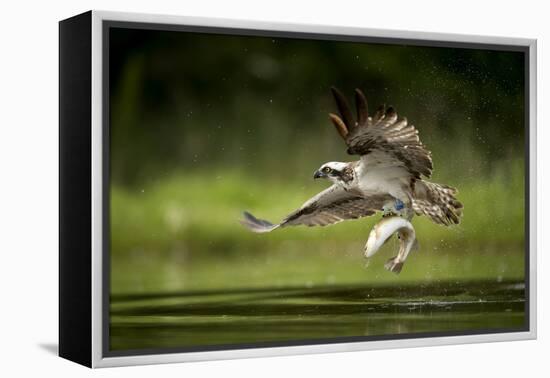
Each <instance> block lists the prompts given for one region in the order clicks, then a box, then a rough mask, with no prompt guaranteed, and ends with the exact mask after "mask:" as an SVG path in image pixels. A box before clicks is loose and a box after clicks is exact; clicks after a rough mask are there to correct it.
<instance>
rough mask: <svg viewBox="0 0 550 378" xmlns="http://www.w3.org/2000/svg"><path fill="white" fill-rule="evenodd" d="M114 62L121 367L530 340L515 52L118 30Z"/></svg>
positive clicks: (113, 314) (519, 62)
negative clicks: (237, 354)
mask: <svg viewBox="0 0 550 378" xmlns="http://www.w3.org/2000/svg"><path fill="white" fill-rule="evenodd" d="M249 34H250V33H249ZM107 67H108V84H109V87H108V89H109V91H108V92H109V97H108V107H109V116H108V122H107V123H108V125H107V127H108V135H109V180H108V194H109V196H108V203H107V212H108V214H109V215H108V226H107V227H108V231H109V232H108V234H109V243H108V248H107V252H106V253H107V261H108V264H109V270H108V271H107V272H106V274H107V275H108V287H107V289H108V297H109V306H108V309H107V314H106V315H107V319H108V329H107V332H108V338H107V340H108V350H109V352H110V353H114V354H117V353H119V354H132V353H134V354H139V353H145V352H147V353H154V352H157V351H158V352H167V351H203V350H216V349H230V348H235V349H236V348H249V347H269V346H285V345H307V344H320V343H338V342H354V341H368V340H381V339H400V338H411V337H434V336H449V335H464V334H483V333H495V332H512V331H520V330H526V329H527V326H528V324H527V319H528V314H527V310H526V309H527V302H526V291H527V288H526V285H525V282H526V266H527V258H528V255H527V253H526V250H527V249H526V239H525V230H526V223H525V222H526V219H527V215H526V208H527V202H526V199H525V194H526V193H525V186H526V184H525V183H526V169H525V167H526V158H525V153H526V150H525V141H526V121H525V119H526V118H525V116H526V115H525V111H526V109H525V103H526V92H525V85H526V82H525V72H526V71H525V70H526V67H525V56H524V53H523V52H521V51H513V50H510V49H508V50H505V49H498V48H497V47H494V46H492V47H491V46H465V45H460V46H459V45H453V46H450V45H449V46H437V47H434V46H428V45H427V44H421V43H415V42H414V41H411V42H410V43H404V42H402V41H401V42H399V43H397V42H392V41H390V40H389V41H381V40H365V39H363V40H358V39H356V40H353V39H350V38H347V39H346V38H334V37H331V36H313V37H312V36H309V37H308V38H304V37H302V36H300V35H299V34H295V35H282V34H280V33H279V34H278V33H273V35H263V36H258V35H256V36H254V35H245V33H242V32H240V33H239V32H236V31H232V32H227V33H223V32H221V31H220V30H211V31H209V30H206V29H203V30H184V31H175V30H166V31H162V30H152V29H139V28H132V27H112V28H110V29H109V34H108V55H107Z"/></svg>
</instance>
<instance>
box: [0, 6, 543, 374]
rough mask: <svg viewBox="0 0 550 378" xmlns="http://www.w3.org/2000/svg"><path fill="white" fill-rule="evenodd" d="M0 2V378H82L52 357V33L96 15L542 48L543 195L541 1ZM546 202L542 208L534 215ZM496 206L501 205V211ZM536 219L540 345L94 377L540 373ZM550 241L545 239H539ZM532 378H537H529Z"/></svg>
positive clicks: (460, 348)
mask: <svg viewBox="0 0 550 378" xmlns="http://www.w3.org/2000/svg"><path fill="white" fill-rule="evenodd" d="M356 3H357V5H354V2H352V1H346V0H337V1H332V2H326V3H322V2H321V1H320V0H317V1H312V2H305V1H303V2H299V1H297V0H277V1H271V2H264V3H263V4H262V3H260V1H259V0H257V1H244V0H230V1H211V0H200V1H193V2H191V1H181V0H180V1H168V0H154V1H151V0H149V1H143V0H127V1H116V2H115V1H106V0H98V1H77V0H73V1H57V2H55V3H54V2H47V1H41V2H39V1H36V2H35V3H34V4H33V3H32V2H28V1H18V2H15V1H12V2H4V4H3V7H2V8H3V9H2V12H1V15H2V22H1V23H0V27H1V33H0V42H1V44H0V51H1V58H0V65H1V70H0V72H1V80H0V88H1V89H0V94H1V96H2V97H1V100H2V101H1V104H2V105H1V108H0V109H1V111H0V144H1V145H0V175H1V176H0V177H1V181H0V193H1V196H0V198H1V202H0V222H1V227H0V254H1V256H2V257H3V258H2V263H1V264H0V280H1V285H0V288H1V294H2V295H1V297H0V317H1V318H0V319H1V322H0V329H1V333H0V348H1V359H0V360H1V361H2V363H1V364H0V369H1V370H3V372H2V373H0V374H1V375H2V376H5V377H12V376H19V375H25V376H27V375H30V374H32V373H34V374H35V375H38V374H44V375H46V374H47V375H54V374H55V375H57V376H67V377H79V376H87V375H89V374H92V372H90V371H88V370H87V369H84V368H82V367H79V366H77V365H75V364H73V363H70V362H68V361H65V360H62V359H59V358H57V357H55V356H54V355H53V353H52V352H51V350H52V348H55V344H56V343H57V172H58V170H57V146H58V143H57V54H58V44H57V30H58V29H57V27H58V26H57V21H58V20H60V19H63V18H66V17H69V16H72V15H74V14H77V13H80V12H82V11H85V10H88V9H91V8H94V9H103V10H120V11H133V12H153V13H165V14H179V15H191V16H210V17H225V18H240V19H255V20H264V21H280V22H297V23H318V24H333V25H346V26H358V27H370V28H385V29H402V30H417V31H429V32H448V33H466V34H486V35H501V36H514V37H529V38H538V39H539V62H538V66H539V97H538V105H539V119H538V124H539V166H540V167H541V168H540V173H541V174H540V179H539V193H541V194H542V193H544V189H549V186H548V174H545V173H544V172H543V171H544V170H545V169H546V170H547V171H548V168H547V167H548V165H547V164H550V160H549V155H550V152H549V147H548V146H547V143H548V142H550V139H549V135H548V134H549V132H548V129H547V128H546V127H545V125H546V121H547V114H548V111H547V110H546V109H545V108H544V107H543V104H548V103H549V101H550V97H549V94H548V90H549V88H550V86H549V82H548V76H547V75H545V73H546V72H545V71H544V68H545V67H544V66H545V63H546V64H548V61H549V59H548V55H549V50H546V49H545V47H546V46H545V43H546V42H547V41H549V40H550V39H549V38H550V34H549V31H550V27H549V26H548V25H549V23H550V21H549V20H548V14H549V12H548V11H547V10H545V9H544V5H539V4H544V3H545V2H544V1H529V0H523V1H514V2H508V3H506V4H505V1H503V0H501V1H480V0H477V1H470V0H460V1H452V2H448V3H447V4H443V2H442V1H421V0H413V1H411V0H393V1H391V2H387V1H377V2H371V3H369V1H367V0H361V1H358V2H356ZM547 204H548V202H547V201H545V200H544V198H539V207H540V212H539V215H540V214H543V213H545V210H548V209H547V207H548V206H547ZM503 205H504V204H503ZM548 226H549V223H548V221H546V220H544V219H542V217H540V216H539V259H538V260H539V275H538V276H539V283H538V287H539V322H538V327H539V340H538V341H526V342H513V343H499V344H481V345H463V346H451V347H432V348H418V349H404V350H386V351H376V352H358V353H343V354H331V355H313V356H297V357H280V358H268V359H265V358H264V359H254V360H235V361H222V362H210V363H195V364H187V365H182V364H178V365H163V366H148V367H133V368H122V369H104V370H101V371H96V372H94V374H96V376H106V377H107V376H109V377H110V376H126V375H127V376H135V377H149V376H151V375H156V376H159V377H160V376H163V377H172V376H173V377H176V376H177V377H181V376H191V377H193V376H206V377H209V376H211V377H245V376H258V375H261V376H263V377H280V376H298V374H300V375H302V376H306V375H307V376H309V375H315V376H319V377H335V376H343V375H345V376H361V377H368V376H381V375H384V376H398V375H401V376H411V377H416V376H418V377H424V378H427V377H441V376H445V377H446V378H451V377H461V378H463V377H464V376H465V375H466V376H468V375H470V376H484V375H485V376H493V377H496V376H498V377H499V378H500V377H517V376H520V375H523V374H530V375H535V376H541V374H540V373H541V372H543V371H546V372H548V371H549V370H550V368H549V367H548V365H547V359H548V351H546V352H545V351H544V349H545V348H546V349H547V350H550V343H549V342H548V338H549V337H550V333H549V325H548V323H547V320H548V319H547V318H548V317H547V314H548V299H547V298H548V289H547V288H548V287H550V283H549V280H548V274H547V266H546V258H545V256H544V255H545V252H546V251H545V249H546V248H547V247H548V242H546V241H545V240H543V239H542V238H541V237H540V235H541V234H542V232H541V231H542V230H544V229H545V228H548ZM546 232H548V231H546ZM537 372H539V373H538V374H537Z"/></svg>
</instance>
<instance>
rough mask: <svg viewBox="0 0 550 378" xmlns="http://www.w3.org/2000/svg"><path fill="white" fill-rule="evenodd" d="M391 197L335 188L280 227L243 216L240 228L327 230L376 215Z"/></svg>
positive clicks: (310, 203) (260, 229) (294, 214)
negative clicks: (332, 225) (318, 227)
mask: <svg viewBox="0 0 550 378" xmlns="http://www.w3.org/2000/svg"><path fill="white" fill-rule="evenodd" d="M391 198H392V197H391V196H390V195H389V194H382V195H378V194H377V195H372V196H364V195H359V194H357V193H353V192H352V191H346V190H344V189H343V188H342V187H341V186H339V185H333V186H331V187H329V188H327V189H325V190H323V191H322V192H321V193H319V194H317V195H316V196H315V197H313V198H311V199H310V200H308V201H307V202H306V203H304V204H303V205H302V207H300V208H299V209H298V210H296V211H294V212H293V213H291V214H289V215H288V216H287V217H286V218H285V219H284V220H283V221H282V222H281V223H279V224H273V223H271V222H269V221H266V220H263V219H258V218H256V217H255V216H253V215H252V214H250V213H248V212H244V219H243V220H241V221H240V222H241V224H242V225H244V226H245V227H247V228H248V229H249V230H251V231H253V232H258V233H263V232H270V231H273V230H275V229H277V228H279V227H286V226H297V225H305V226H310V227H311V226H327V225H329V224H335V223H338V222H342V221H344V220H347V219H357V218H361V217H366V216H369V215H373V214H374V213H376V212H377V211H380V210H382V206H383V205H384V203H385V202H386V201H388V200H390V199H391Z"/></svg>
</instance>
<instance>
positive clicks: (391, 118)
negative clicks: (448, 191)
mask: <svg viewBox="0 0 550 378" xmlns="http://www.w3.org/2000/svg"><path fill="white" fill-rule="evenodd" d="M332 93H333V95H334V97H335V99H336V104H337V105H338V110H339V111H340V114H341V115H342V119H340V118H339V117H338V116H336V115H334V114H331V120H332V122H333V123H334V124H335V125H337V129H339V130H341V129H343V128H345V129H347V133H343V132H340V135H341V136H342V137H343V139H344V140H345V142H346V144H347V145H348V153H349V154H351V155H361V156H362V160H363V161H364V162H365V161H368V160H365V159H363V157H365V156H367V155H369V154H371V153H373V152H374V151H378V152H382V153H384V154H386V155H387V157H388V159H393V160H394V165H395V166H403V167H405V168H406V169H407V171H408V172H409V174H410V175H411V176H413V177H414V178H420V177H421V176H422V175H424V176H426V177H428V178H429V177H430V176H431V174H432V170H433V163H432V157H431V152H430V151H428V150H427V149H426V147H425V146H424V145H423V144H422V142H421V141H420V138H419V137H418V130H417V129H416V128H415V127H414V126H413V125H411V124H409V123H408V121H407V119H406V118H401V119H400V118H399V117H398V115H397V112H396V111H395V109H394V108H393V107H391V106H390V107H388V108H387V109H386V107H385V105H381V106H380V107H379V108H378V109H377V111H376V113H375V114H374V116H373V117H368V116H367V113H366V112H367V102H366V99H365V96H364V95H363V93H362V92H361V91H360V90H359V89H356V90H355V101H356V108H357V113H358V115H357V119H358V122H355V121H353V117H352V115H351V110H350V108H349V105H348V104H347V102H346V100H345V98H344V96H343V95H342V94H341V93H340V92H339V91H338V90H336V89H334V88H333V89H332ZM371 162H372V160H371Z"/></svg>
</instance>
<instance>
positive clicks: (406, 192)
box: [241, 87, 463, 270]
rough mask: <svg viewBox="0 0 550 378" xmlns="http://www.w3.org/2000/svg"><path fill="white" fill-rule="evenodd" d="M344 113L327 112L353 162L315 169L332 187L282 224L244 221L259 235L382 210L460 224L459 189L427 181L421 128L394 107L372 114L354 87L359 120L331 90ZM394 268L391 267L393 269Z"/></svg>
mask: <svg viewBox="0 0 550 378" xmlns="http://www.w3.org/2000/svg"><path fill="white" fill-rule="evenodd" d="M331 90H332V94H333V96H334V99H335V100H336V106H337V108H338V111H339V113H340V115H336V114H333V113H330V114H329V118H330V120H331V121H332V124H333V125H334V126H335V128H336V130H337V132H338V134H339V135H340V136H341V137H342V139H343V140H344V141H345V143H346V145H347V152H348V154H350V155H359V156H360V158H359V160H356V161H352V162H328V163H325V164H323V165H321V167H320V168H319V169H318V170H317V171H315V173H314V175H313V177H314V178H315V179H327V180H329V181H330V182H331V183H332V185H331V186H330V187H328V188H327V189H325V190H323V191H322V192H320V193H319V194H317V195H316V196H314V197H313V198H311V199H309V200H308V201H306V202H305V203H304V204H303V205H302V207H300V208H299V209H297V210H296V211H294V212H292V213H290V214H289V215H288V216H287V217H285V218H284V219H283V220H282V221H281V222H280V223H276V224H273V223H271V222H269V221H266V220H262V219H258V218H256V217H255V216H253V215H252V214H250V213H248V212H244V219H243V220H241V223H242V224H243V225H244V226H246V227H247V228H248V229H249V230H251V231H253V232H257V233H264V232H271V231H273V230H276V229H278V228H284V227H287V226H297V225H305V226H327V225H331V224H335V223H339V222H342V221H345V220H349V219H357V218H361V217H366V216H371V215H374V214H376V213H377V212H382V213H383V216H384V217H388V216H397V217H402V218H405V219H406V220H407V221H410V220H411V218H412V217H413V215H415V214H416V215H424V216H427V217H428V218H429V219H431V220H432V221H433V222H435V223H437V224H441V225H444V226H450V225H453V224H458V223H460V218H461V216H462V209H463V206H462V204H461V203H460V202H459V201H458V200H457V199H456V194H457V190H456V189H455V188H452V187H450V186H447V185H442V184H437V183H433V182H429V181H427V180H426V179H428V178H430V176H431V174H432V170H433V164H432V157H431V152H430V151H428V150H427V149H426V147H425V146H424V145H423V144H422V142H421V141H420V139H419V137H418V130H416V128H415V127H414V126H413V125H411V124H409V123H408V121H407V119H406V118H399V117H398V116H397V113H396V111H395V109H394V108H393V107H388V108H387V109H386V108H385V106H384V105H382V106H380V107H378V109H377V110H376V112H375V113H374V114H373V115H372V116H370V115H369V112H368V106H367V100H366V98H365V96H364V94H363V92H361V90H359V89H355V105H356V113H357V119H354V116H353V113H352V110H351V108H350V106H349V104H348V102H347V100H346V98H345V97H344V95H343V94H342V93H341V92H340V91H339V90H338V89H336V88H334V87H333V88H331ZM390 270H391V269H390Z"/></svg>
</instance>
